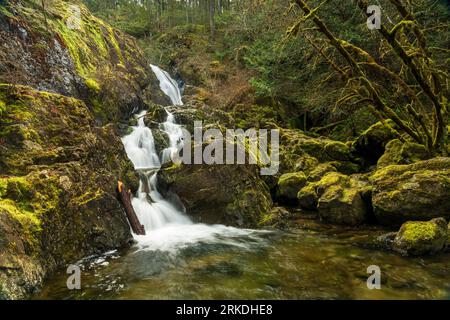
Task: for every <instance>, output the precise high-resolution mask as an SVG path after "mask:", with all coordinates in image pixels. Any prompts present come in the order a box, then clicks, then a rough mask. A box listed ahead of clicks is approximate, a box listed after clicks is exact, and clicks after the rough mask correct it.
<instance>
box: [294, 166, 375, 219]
mask: <svg viewBox="0 0 450 320" xmlns="http://www.w3.org/2000/svg"><path fill="white" fill-rule="evenodd" d="M369 193H370V186H369V184H368V182H367V181H365V180H363V179H361V178H360V177H359V176H346V175H343V174H341V173H338V172H328V173H327V174H325V175H324V176H323V177H322V178H321V179H320V180H319V181H316V182H310V183H309V184H308V185H307V186H306V187H304V188H303V189H301V190H300V192H299V193H298V194H297V199H298V202H299V204H300V207H301V208H303V209H306V210H318V212H319V217H320V218H321V220H323V221H325V222H329V223H334V224H343V225H360V224H362V223H364V222H366V221H368V220H369V218H370V214H371V207H370V203H369V202H370V201H369V200H368V198H369V197H368V194H369Z"/></svg>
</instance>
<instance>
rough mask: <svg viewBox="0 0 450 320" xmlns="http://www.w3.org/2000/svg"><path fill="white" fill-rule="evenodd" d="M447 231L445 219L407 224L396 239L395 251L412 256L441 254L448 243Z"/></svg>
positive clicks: (409, 222) (394, 243)
mask: <svg viewBox="0 0 450 320" xmlns="http://www.w3.org/2000/svg"><path fill="white" fill-rule="evenodd" d="M447 229H448V228H447V222H446V221H445V219H444V218H435V219H432V220H430V221H408V222H405V223H404V224H403V225H402V227H401V228H400V230H399V232H398V233H397V236H396V237H395V240H394V242H393V249H394V250H395V251H397V252H399V253H401V254H404V255H412V256H420V255H427V254H436V253H439V252H441V251H443V249H444V248H445V245H446V243H447V237H448V230H447Z"/></svg>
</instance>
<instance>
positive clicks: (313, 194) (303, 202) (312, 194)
mask: <svg viewBox="0 0 450 320" xmlns="http://www.w3.org/2000/svg"><path fill="white" fill-rule="evenodd" d="M297 202H298V205H299V206H300V208H302V209H305V210H317V204H318V202H319V196H318V195H317V191H316V188H315V184H314V183H308V184H307V185H306V186H305V187H304V188H302V189H301V190H300V191H299V192H298V194H297Z"/></svg>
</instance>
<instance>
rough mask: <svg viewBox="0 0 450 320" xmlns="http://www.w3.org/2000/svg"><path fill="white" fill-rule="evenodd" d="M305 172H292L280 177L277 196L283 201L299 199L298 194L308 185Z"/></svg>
mask: <svg viewBox="0 0 450 320" xmlns="http://www.w3.org/2000/svg"><path fill="white" fill-rule="evenodd" d="M306 182H307V180H306V175H305V173H304V172H301V171H300V172H292V173H286V174H283V175H282V176H281V177H280V178H279V179H278V184H277V198H278V200H280V201H281V202H292V201H295V202H296V200H297V194H298V192H299V191H300V189H302V188H303V187H304V186H305V185H306Z"/></svg>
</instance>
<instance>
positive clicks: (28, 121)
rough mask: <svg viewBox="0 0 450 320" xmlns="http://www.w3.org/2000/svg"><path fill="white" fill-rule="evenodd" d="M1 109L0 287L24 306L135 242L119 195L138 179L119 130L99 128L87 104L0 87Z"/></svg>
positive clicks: (27, 88) (14, 88) (18, 87)
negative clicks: (50, 278)
mask: <svg viewBox="0 0 450 320" xmlns="http://www.w3.org/2000/svg"><path fill="white" fill-rule="evenodd" d="M0 106H1V108H0V112H1V117H0V287H1V288H3V289H2V290H3V295H4V296H6V297H7V298H23V297H26V296H27V295H29V294H31V293H32V292H33V290H35V289H36V287H37V286H38V285H39V284H40V283H41V282H42V279H43V278H45V277H46V276H47V275H49V274H51V272H53V271H54V270H56V269H57V268H60V267H64V266H67V264H70V263H73V262H75V261H77V260H79V259H80V258H82V257H84V256H87V255H90V254H94V253H101V252H104V251H106V250H110V249H114V248H118V247H121V246H123V245H125V244H126V243H127V242H128V241H129V240H130V239H131V234H130V229H129V226H128V222H127V220H126V218H125V215H124V213H123V211H122V208H121V205H120V204H119V202H118V200H117V199H116V190H115V189H116V184H117V180H118V179H121V180H123V181H124V182H125V183H126V184H127V185H129V186H132V185H133V183H135V182H137V181H138V179H137V178H135V176H134V170H133V167H132V164H131V163H130V162H129V161H128V159H127V157H126V154H125V151H124V149H123V146H122V143H121V141H120V138H119V136H118V135H117V132H116V129H115V126H114V125H106V126H103V127H97V126H95V123H94V119H93V117H92V116H91V114H90V112H89V110H88V108H87V107H86V105H85V104H84V103H83V102H82V101H80V100H76V99H74V98H68V97H65V96H61V95H57V94H50V93H47V92H40V91H36V90H33V89H32V88H30V87H23V86H12V85H0Z"/></svg>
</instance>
